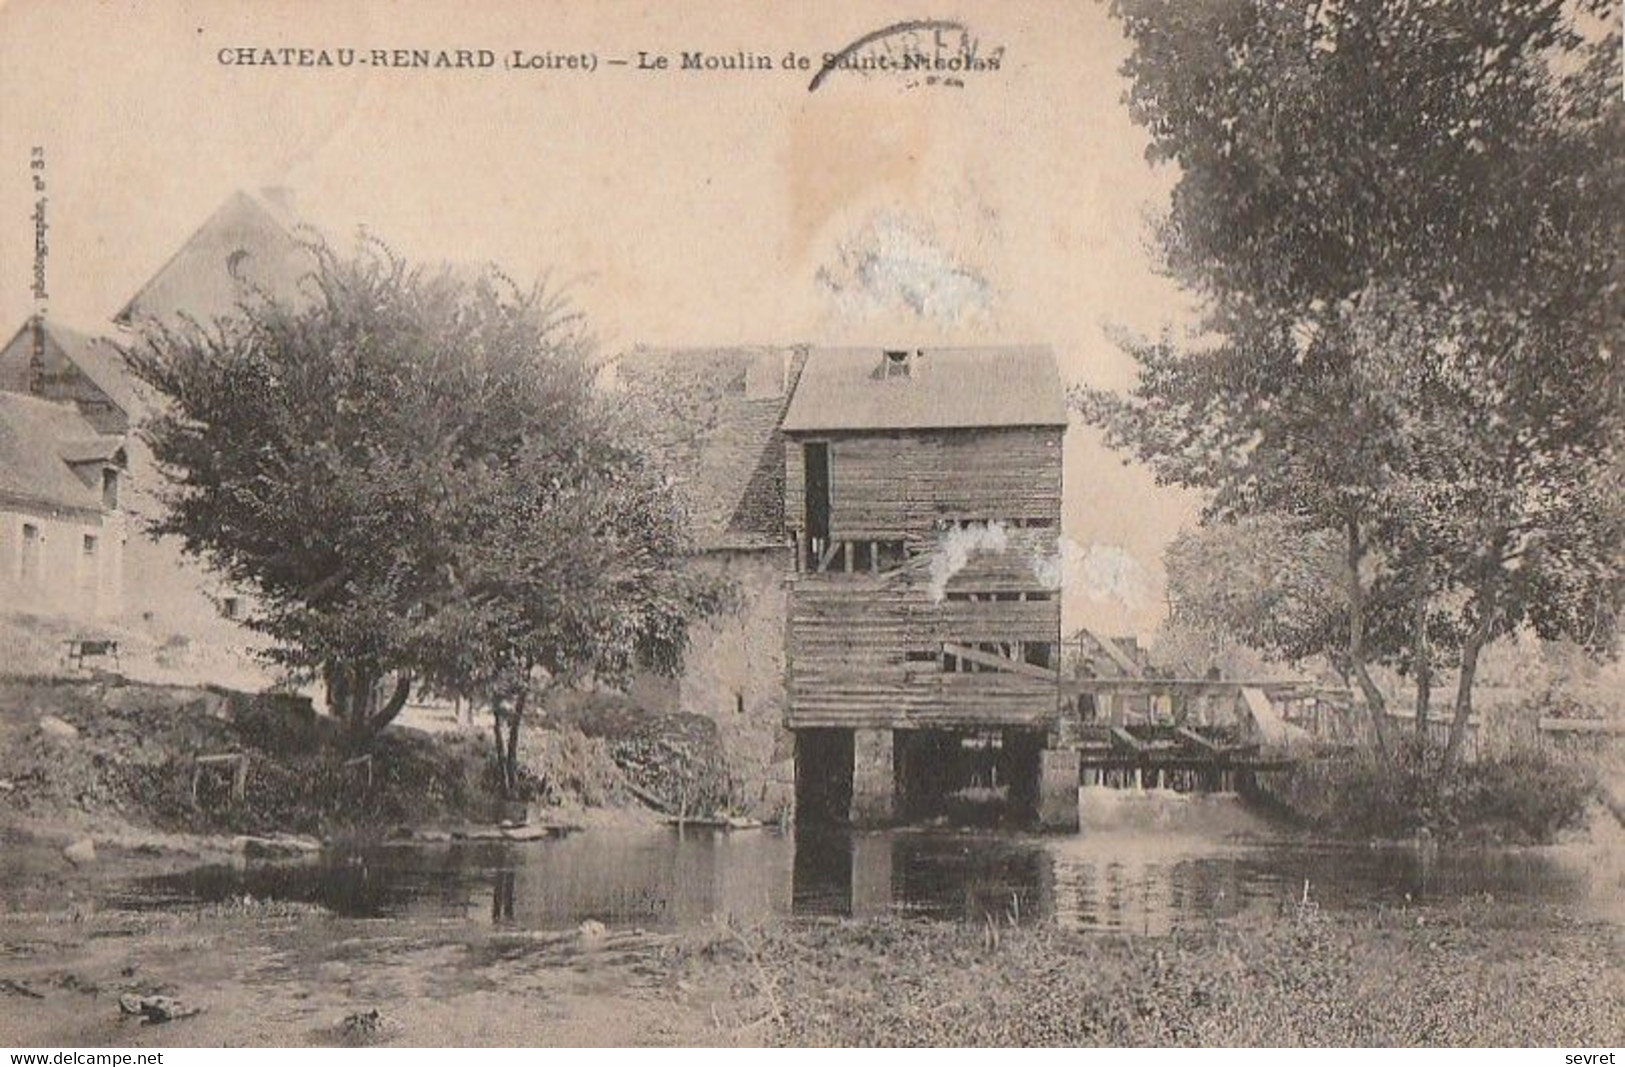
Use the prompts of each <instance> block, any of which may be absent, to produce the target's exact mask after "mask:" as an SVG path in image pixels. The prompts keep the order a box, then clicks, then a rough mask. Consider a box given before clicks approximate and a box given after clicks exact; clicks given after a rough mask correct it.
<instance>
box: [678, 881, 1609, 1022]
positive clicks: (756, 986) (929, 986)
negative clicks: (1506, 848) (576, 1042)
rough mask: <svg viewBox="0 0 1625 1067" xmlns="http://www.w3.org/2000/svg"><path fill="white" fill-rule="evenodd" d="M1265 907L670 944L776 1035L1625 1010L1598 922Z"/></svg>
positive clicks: (1539, 914) (1521, 1017) (993, 920)
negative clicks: (1160, 922)
mask: <svg viewBox="0 0 1625 1067" xmlns="http://www.w3.org/2000/svg"><path fill="white" fill-rule="evenodd" d="M1401 903H1402V902H1401ZM1279 905H1280V908H1281V911H1282V914H1280V915H1278V916H1269V915H1264V916H1258V915H1256V914H1254V915H1252V916H1249V917H1247V918H1244V919H1241V920H1238V921H1236V922H1233V923H1230V922H1226V923H1213V924H1205V925H1196V926H1193V927H1189V928H1184V929H1180V930H1176V931H1174V932H1173V933H1171V934H1169V935H1166V936H1159V937H1141V936H1127V934H1128V933H1130V932H1124V933H1112V934H1090V933H1080V932H1074V931H1068V930H1065V929H1061V928H1057V927H1056V926H1054V925H1050V924H1037V925H1032V926H1016V925H1009V924H1008V917H1007V916H1002V915H988V916H987V917H986V918H985V920H984V919H981V918H980V917H978V919H977V920H976V921H974V922H972V923H968V924H966V923H946V922H928V921H922V920H919V919H912V918H911V919H895V918H894V919H882V920H867V921H842V922H826V923H802V924H777V925H772V926H769V927H767V928H766V929H763V930H759V931H737V930H730V931H724V932H722V933H718V934H714V935H712V936H711V937H710V938H708V939H707V940H705V941H703V942H701V943H699V944H697V945H692V946H687V947H685V951H684V954H683V955H682V956H681V957H679V963H680V964H682V965H684V969H683V970H681V971H679V975H680V976H681V978H682V979H683V980H684V981H685V984H687V985H697V984H699V982H700V981H702V980H703V979H705V978H707V977H713V976H714V974H715V971H716V968H718V967H719V966H721V967H722V968H724V970H723V973H724V974H728V975H731V976H732V977H733V981H732V983H731V985H732V988H731V990H730V992H731V993H732V994H733V995H732V996H730V997H728V998H725V1001H724V1003H723V1004H722V1007H721V1011H722V1015H721V1017H720V1019H719V1021H720V1022H721V1024H722V1025H724V1026H731V1027H732V1028H733V1029H734V1036H735V1038H736V1039H737V1040H739V1041H740V1042H741V1043H748V1044H752V1045H754V1044H760V1043H767V1044H773V1045H782V1046H788V1047H805V1046H809V1045H818V1046H859V1047H870V1046H875V1045H911V1046H927V1047H961V1046H976V1047H1001V1048H1002V1047H1033V1046H1050V1045H1067V1046H1077V1045H1098V1046H1111V1047H1124V1046H1156V1047H1168V1046H1176V1045H1177V1046H1193V1047H1261V1046H1270V1047H1278V1046H1281V1045H1309V1046H1323V1047H1324V1046H1330V1047H1354V1046H1361V1047H1365V1046H1376V1045H1401V1046H1422V1045H1428V1046H1439V1045H1445V1046H1474V1047H1477V1046H1483V1045H1519V1046H1522V1045H1526V1044H1532V1045H1538V1044H1546V1043H1554V1042H1555V1043H1559V1044H1564V1043H1569V1042H1576V1043H1585V1042H1586V1041H1587V1040H1590V1041H1593V1042H1597V1043H1602V1044H1606V1043H1608V1041H1609V1040H1610V1039H1611V1035H1613V1034H1614V1033H1615V1032H1616V1031H1617V1030H1618V1024H1617V1018H1618V1016H1619V1013H1620V1012H1621V1010H1625V987H1622V985H1621V983H1620V982H1619V981H1618V980H1617V979H1616V978H1615V977H1614V975H1616V974H1617V972H1618V970H1619V951H1618V946H1617V940H1616V939H1615V938H1613V937H1612V936H1611V932H1609V931H1607V930H1606V928H1604V927H1600V926H1598V925H1586V924H1581V923H1577V922H1574V921H1573V920H1566V919H1564V918H1562V917H1560V916H1554V915H1552V914H1551V913H1550V911H1549V910H1536V909H1523V908H1517V909H1516V910H1512V909H1511V908H1509V905H1507V904H1505V903H1500V904H1497V905H1496V909H1495V910H1492V909H1490V908H1489V907H1487V906H1484V905H1476V906H1475V905H1461V906H1457V907H1453V908H1450V909H1440V908H1432V907H1427V908H1413V907H1406V906H1401V907H1397V908H1391V909H1389V910H1386V911H1377V912H1374V913H1372V912H1367V913H1363V914H1362V913H1331V912H1321V911H1319V910H1318V909H1316V910H1311V911H1308V912H1302V911H1300V910H1299V909H1298V908H1297V907H1296V906H1295V902H1289V901H1286V900H1282V901H1280V902H1279ZM1509 910H1510V911H1511V914H1510V916H1508V915H1506V914H1504V913H1506V912H1508V911H1509ZM1508 918H1510V919H1511V921H1510V922H1508ZM713 982H714V977H713ZM713 1010H716V1009H713ZM1580 1035H1585V1036H1584V1037H1582V1036H1580Z"/></svg>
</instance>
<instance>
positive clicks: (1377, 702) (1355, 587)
mask: <svg viewBox="0 0 1625 1067" xmlns="http://www.w3.org/2000/svg"><path fill="white" fill-rule="evenodd" d="M1347 532H1348V555H1347V557H1346V560H1345V562H1346V563H1347V565H1348V598H1349V649H1348V660H1349V668H1350V670H1351V671H1352V672H1353V674H1354V677H1355V679H1356V680H1357V681H1358V682H1359V683H1360V693H1361V695H1362V696H1364V697H1365V706H1366V710H1367V712H1368V713H1369V714H1370V716H1371V735H1372V738H1373V740H1374V741H1375V742H1376V746H1377V755H1378V756H1379V757H1380V758H1381V759H1383V760H1384V761H1386V760H1387V759H1388V701H1387V699H1386V698H1385V697H1384V696H1383V695H1382V690H1381V689H1379V688H1378V687H1377V683H1376V682H1375V681H1373V680H1372V678H1371V672H1370V671H1369V670H1368V669H1367V668H1366V662H1365V586H1364V585H1362V584H1361V582H1360V561H1361V559H1362V558H1363V556H1364V555H1365V546H1364V545H1363V544H1362V543H1361V541H1360V524H1359V520H1357V519H1350V520H1349V521H1348V525H1347Z"/></svg>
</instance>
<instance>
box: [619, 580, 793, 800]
mask: <svg viewBox="0 0 1625 1067" xmlns="http://www.w3.org/2000/svg"><path fill="white" fill-rule="evenodd" d="M790 563H791V560H790V556H789V553H788V550H782V549H767V550H756V551H717V552H708V553H706V554H705V555H703V556H701V557H698V558H696V559H695V560H694V562H693V563H692V564H691V566H695V567H699V568H703V569H705V570H707V571H709V572H711V573H714V574H720V575H722V576H724V577H725V578H727V579H729V580H730V581H731V582H732V583H733V584H734V586H735V595H734V596H733V597H731V598H730V599H731V601H732V603H733V609H732V610H729V611H726V612H724V613H722V614H720V615H717V616H714V617H712V618H710V619H707V620H705V621H704V622H702V623H701V624H700V625H698V626H697V627H695V628H694V630H693V631H692V632H691V634H690V640H689V647H688V650H687V653H686V654H685V656H684V660H683V673H682V676H681V677H679V678H678V679H676V681H675V682H669V681H664V680H661V679H656V678H649V677H640V678H639V679H637V680H636V682H635V683H634V686H633V690H632V697H633V699H635V700H636V701H637V702H638V703H639V704H641V705H642V706H644V707H646V708H649V709H650V710H655V711H683V712H687V713H689V714H691V715H703V716H704V717H706V718H708V719H710V720H712V721H713V722H715V723H716V724H717V731H718V734H719V735H720V737H721V739H722V745H723V749H724V751H725V752H726V754H727V758H728V763H729V766H730V768H731V769H732V771H733V773H734V775H735V776H736V777H737V779H738V782H739V789H740V793H741V797H740V800H741V802H742V805H743V807H744V809H745V811H746V812H747V813H748V814H750V815H753V816H755V817H756V818H767V819H771V818H777V817H778V816H779V815H780V814H781V812H784V811H787V810H788V809H789V807H790V806H791V805H792V804H793V802H794V796H795V768H794V745H793V744H792V738H791V736H790V732H789V731H788V730H786V729H785V727H784V706H785V705H784V702H785V690H784V629H785V611H786V579H787V574H788V569H789V567H790Z"/></svg>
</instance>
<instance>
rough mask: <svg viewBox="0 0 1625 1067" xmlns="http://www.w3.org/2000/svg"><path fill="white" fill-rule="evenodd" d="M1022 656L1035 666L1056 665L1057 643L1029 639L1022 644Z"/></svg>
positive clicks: (1046, 666)
mask: <svg viewBox="0 0 1625 1067" xmlns="http://www.w3.org/2000/svg"><path fill="white" fill-rule="evenodd" d="M1021 653H1022V655H1021V658H1022V659H1023V660H1025V661H1026V662H1027V663H1028V664H1030V665H1032V666H1034V667H1045V668H1048V667H1053V666H1055V645H1054V643H1053V642H1050V641H1029V642H1027V643H1026V644H1024V645H1022V646H1021Z"/></svg>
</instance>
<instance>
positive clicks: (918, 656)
mask: <svg viewBox="0 0 1625 1067" xmlns="http://www.w3.org/2000/svg"><path fill="white" fill-rule="evenodd" d="M903 659H904V661H905V662H908V663H938V662H940V661H941V659H942V654H941V653H940V652H938V651H936V650H935V649H920V648H911V649H909V650H908V651H907V652H905V653H903Z"/></svg>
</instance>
